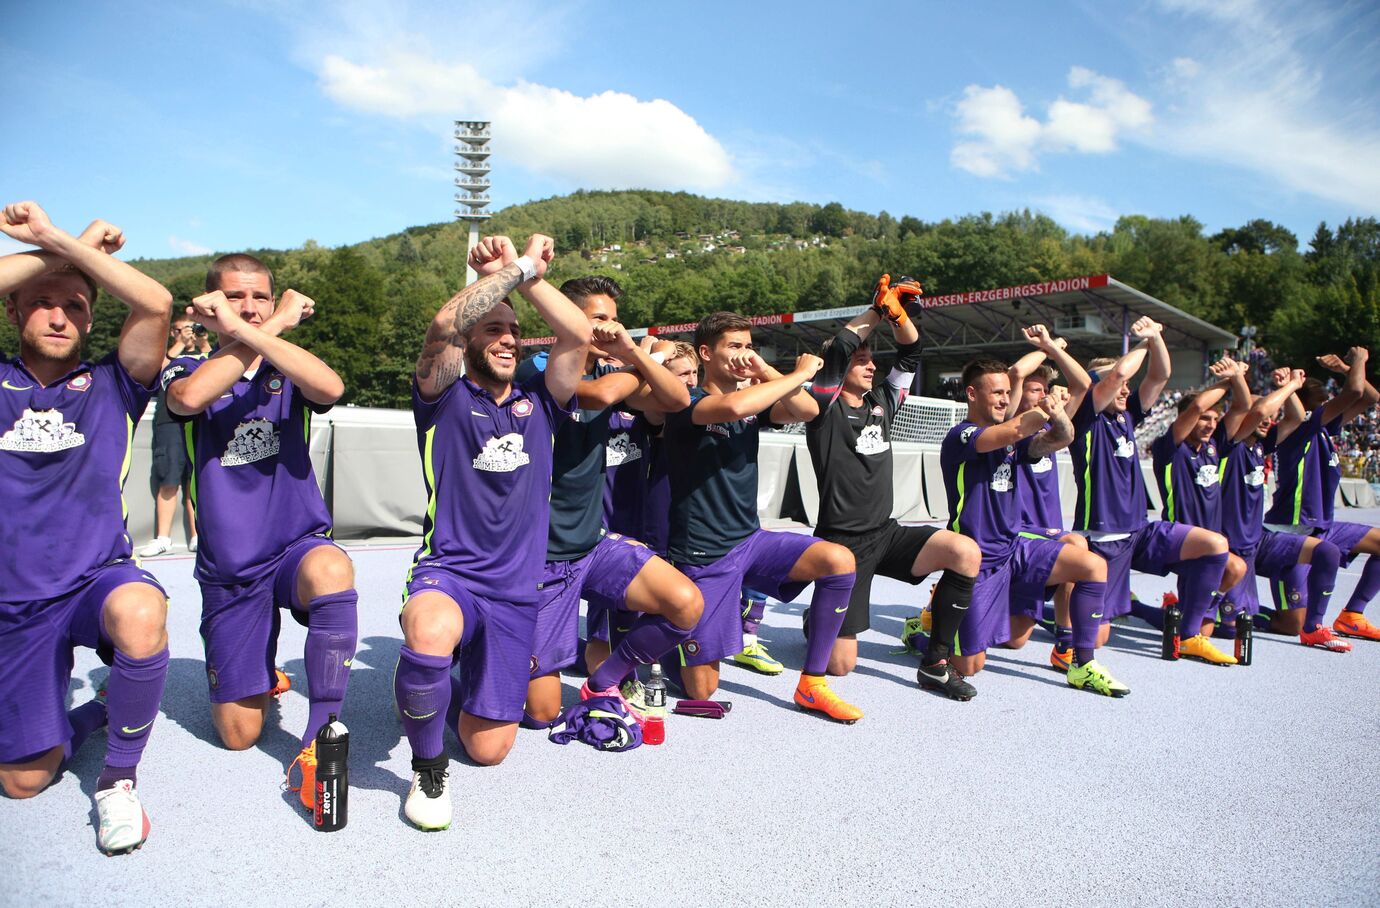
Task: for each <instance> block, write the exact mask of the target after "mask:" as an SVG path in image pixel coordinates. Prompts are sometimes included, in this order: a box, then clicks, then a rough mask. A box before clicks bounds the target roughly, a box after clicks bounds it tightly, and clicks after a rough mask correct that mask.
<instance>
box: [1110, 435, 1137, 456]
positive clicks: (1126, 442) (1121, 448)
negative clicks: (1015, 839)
mask: <svg viewBox="0 0 1380 908" xmlns="http://www.w3.org/2000/svg"><path fill="white" fill-rule="evenodd" d="M1113 453H1114V454H1115V455H1116V456H1117V457H1135V456H1136V443H1135V442H1134V441H1132V440H1131V439H1129V438H1127V437H1126V436H1125V435H1122V436H1120V437H1119V438H1117V440H1116V451H1114V452H1113Z"/></svg>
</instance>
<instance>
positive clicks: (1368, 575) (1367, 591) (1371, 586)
mask: <svg viewBox="0 0 1380 908" xmlns="http://www.w3.org/2000/svg"><path fill="white" fill-rule="evenodd" d="M1318 548H1321V546H1319V547H1318ZM1339 553H1340V551H1339ZM1317 557H1318V550H1317V549H1314V550H1313V558H1314V559H1316V558H1317ZM1376 593H1380V558H1376V557H1375V556H1374V555H1371V556H1368V557H1367V558H1366V566H1365V567H1364V568H1362V569H1361V579H1360V580H1358V581H1356V591H1355V592H1353V593H1352V594H1351V601H1350V602H1348V603H1347V604H1346V610H1347V611H1348V612H1357V613H1358V614H1359V613H1360V612H1364V611H1365V610H1366V606H1367V605H1369V604H1370V600H1372V599H1374V598H1375V594H1376Z"/></svg>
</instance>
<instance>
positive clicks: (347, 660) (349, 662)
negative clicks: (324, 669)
mask: <svg viewBox="0 0 1380 908" xmlns="http://www.w3.org/2000/svg"><path fill="white" fill-rule="evenodd" d="M354 661H355V660H353V659H346V660H345V661H344V662H342V663H340V664H341V665H343V666H345V667H346V668H349V667H350V664H351V663H353V662H354Z"/></svg>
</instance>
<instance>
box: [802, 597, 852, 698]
mask: <svg viewBox="0 0 1380 908" xmlns="http://www.w3.org/2000/svg"><path fill="white" fill-rule="evenodd" d="M857 579H858V575H857V574H854V573H852V572H849V573H847V574H830V575H829V576H828V577H820V578H819V579H818V580H816V581H815V594H814V596H812V597H811V598H810V639H809V640H808V641H806V643H805V674H807V675H822V674H824V672H825V671H826V670H827V669H828V668H829V655H830V653H832V652H833V651H834V641H835V640H837V639H838V636H839V628H841V627H843V618H844V615H846V614H847V613H848V597H849V596H851V595H852V594H853V582H854V581H855V580H857Z"/></svg>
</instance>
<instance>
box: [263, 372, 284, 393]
mask: <svg viewBox="0 0 1380 908" xmlns="http://www.w3.org/2000/svg"><path fill="white" fill-rule="evenodd" d="M264 387H265V388H267V389H268V393H269V394H282V393H283V377H282V376H281V375H275V376H273V377H272V378H270V379H269V380H268V381H266V382H264Z"/></svg>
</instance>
